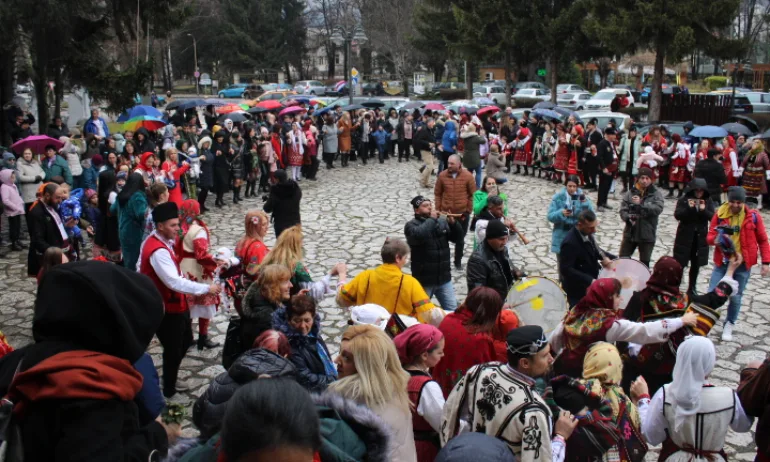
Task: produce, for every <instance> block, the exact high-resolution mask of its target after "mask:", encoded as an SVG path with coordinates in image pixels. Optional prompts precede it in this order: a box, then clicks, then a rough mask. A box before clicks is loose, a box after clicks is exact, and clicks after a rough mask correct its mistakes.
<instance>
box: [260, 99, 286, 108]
mask: <svg viewBox="0 0 770 462" xmlns="http://www.w3.org/2000/svg"><path fill="white" fill-rule="evenodd" d="M257 107H263V108H265V109H268V110H273V109H278V108H280V107H283V105H282V104H281V102H280V101H278V100H277V99H268V100H266V101H261V102H260V103H259V104H257Z"/></svg>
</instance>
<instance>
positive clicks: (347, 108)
mask: <svg viewBox="0 0 770 462" xmlns="http://www.w3.org/2000/svg"><path fill="white" fill-rule="evenodd" d="M359 109H364V107H363V106H361V105H360V104H351V105H350V106H345V107H343V108H342V110H343V111H357V110H359Z"/></svg>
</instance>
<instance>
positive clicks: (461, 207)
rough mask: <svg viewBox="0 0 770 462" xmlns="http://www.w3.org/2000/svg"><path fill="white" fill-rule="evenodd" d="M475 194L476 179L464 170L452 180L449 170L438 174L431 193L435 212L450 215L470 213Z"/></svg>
mask: <svg viewBox="0 0 770 462" xmlns="http://www.w3.org/2000/svg"><path fill="white" fill-rule="evenodd" d="M475 192H476V179H475V178H474V177H473V174H472V173H471V172H470V171H468V170H467V169H465V168H461V169H460V173H458V174H457V177H455V178H452V175H451V174H450V173H449V170H444V171H442V172H441V173H439V174H438V177H437V179H436V186H435V187H434V188H433V193H434V194H435V196H436V210H438V211H441V212H451V213H467V214H469V215H470V213H471V212H472V211H473V194H474V193H475Z"/></svg>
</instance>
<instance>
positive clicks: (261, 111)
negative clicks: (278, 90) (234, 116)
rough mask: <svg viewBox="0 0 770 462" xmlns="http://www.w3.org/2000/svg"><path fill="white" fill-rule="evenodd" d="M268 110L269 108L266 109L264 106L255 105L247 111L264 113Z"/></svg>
mask: <svg viewBox="0 0 770 462" xmlns="http://www.w3.org/2000/svg"><path fill="white" fill-rule="evenodd" d="M267 111H268V109H265V108H263V107H259V106H257V107H253V108H251V109H249V110H248V111H246V112H248V113H249V114H262V113H263V112H267Z"/></svg>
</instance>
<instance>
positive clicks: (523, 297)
mask: <svg viewBox="0 0 770 462" xmlns="http://www.w3.org/2000/svg"><path fill="white" fill-rule="evenodd" d="M505 300H506V303H508V305H509V306H510V309H512V310H514V311H515V312H516V314H518V316H519V319H520V320H521V321H522V325H527V324H532V325H536V326H540V327H542V328H543V331H545V333H546V334H548V333H550V332H551V331H552V330H554V329H555V328H556V326H558V325H559V322H561V320H562V319H563V318H564V315H565V314H566V313H567V310H568V308H569V304H568V303H567V294H565V293H564V291H563V290H562V288H561V286H560V285H559V283H558V282H556V281H553V280H552V279H548V278H545V277H541V276H528V277H526V278H524V279H522V280H521V281H519V282H518V283H516V284H515V285H514V286H513V287H511V290H510V292H508V296H507V297H506V299H505Z"/></svg>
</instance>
